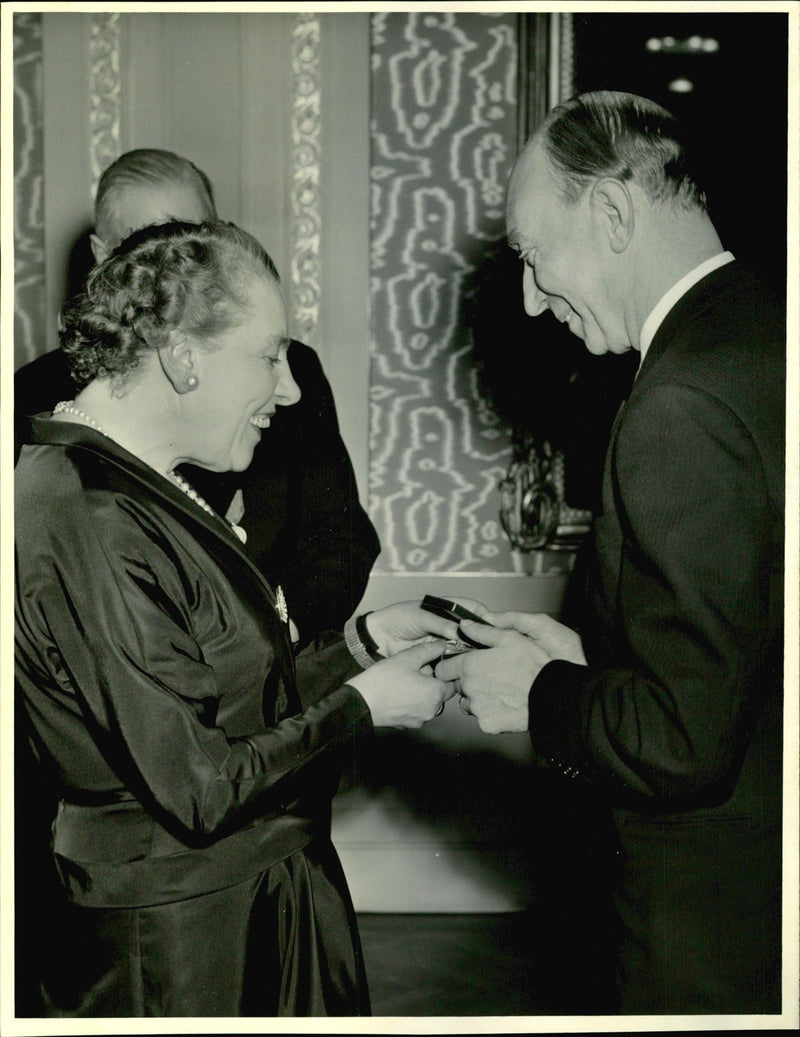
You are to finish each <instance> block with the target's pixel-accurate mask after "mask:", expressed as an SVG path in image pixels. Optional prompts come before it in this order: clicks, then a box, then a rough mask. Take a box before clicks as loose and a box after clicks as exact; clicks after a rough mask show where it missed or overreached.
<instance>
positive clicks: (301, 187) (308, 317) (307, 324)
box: [291, 14, 322, 347]
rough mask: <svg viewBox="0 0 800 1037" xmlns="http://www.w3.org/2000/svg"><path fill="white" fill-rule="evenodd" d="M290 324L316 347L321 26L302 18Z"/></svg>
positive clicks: (295, 84)
mask: <svg viewBox="0 0 800 1037" xmlns="http://www.w3.org/2000/svg"><path fill="white" fill-rule="evenodd" d="M291 57H292V114H291V126H292V183H291V223H292V227H291V230H292V315H291V316H292V324H291V330H292V334H293V335H294V337H295V338H299V339H300V340H301V341H303V342H305V343H307V344H308V345H310V346H315V347H318V346H319V307H320V292H321V286H320V231H321V226H322V195H321V191H320V178H321V159H322V156H321V128H322V127H321V106H322V97H321V88H320V75H321V73H320V61H321V53H320V20H319V17H318V16H317V15H313V14H301V15H299V16H298V18H297V19H296V21H295V24H294V28H293V30H292V54H291Z"/></svg>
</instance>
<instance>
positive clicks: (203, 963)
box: [16, 223, 455, 1016]
mask: <svg viewBox="0 0 800 1037" xmlns="http://www.w3.org/2000/svg"><path fill="white" fill-rule="evenodd" d="M61 335H62V346H63V349H64V350H65V352H66V353H67V355H68V358H69V362H70V365H71V369H72V372H73V375H74V378H75V381H76V383H77V385H78V386H81V387H82V388H81V389H80V392H79V393H78V394H77V396H76V397H75V399H74V400H71V401H64V402H62V403H60V404H59V405H58V406H57V407H56V409H55V411H54V413H53V415H52V416H49V417H46V416H41V417H38V418H36V419H35V420H34V434H33V439H34V442H33V443H32V444H31V445H29V446H26V447H25V448H24V450H23V452H22V456H21V458H20V462H19V465H18V467H17V472H16V537H17V638H16V658H17V678H18V686H19V690H20V693H21V695H22V698H23V702H24V705H25V709H26V712H27V716H28V719H29V721H30V730H31V740H32V743H33V747H34V750H35V753H36V756H37V758H38V760H39V762H40V764H41V767H42V768H43V770H44V772H45V773H46V774H47V776H48V781H50V782H51V783H52V787H53V789H54V790H55V792H56V795H57V797H58V800H59V803H58V810H57V814H56V817H55V819H54V822H53V838H52V847H53V854H54V859H55V863H56V867H57V871H58V875H59V879H60V883H61V887H62V896H61V902H60V905H59V908H58V911H57V912H56V917H54V918H52V919H51V918H49V917H48V918H47V919H41V920H40V921H41V924H42V926H43V928H44V929H46V936H45V938H43V940H42V958H41V965H42V989H43V994H44V998H45V1004H46V1011H47V1013H48V1014H49V1015H53V1016H101V1015H102V1016H107V1015H114V1016H141V1015H155V1016H158V1015H192V1016H204V1015H205V1016H220V1015H221V1016H236V1015H326V1014H327V1015H356V1014H364V1013H367V1012H368V1011H369V1001H368V996H367V991H366V986H365V981H364V974H363V969H362V966H361V958H360V950H359V942H358V934H357V930H356V926H355V920H354V913H353V909H352V904H351V901H350V898H349V894H348V891H347V886H346V883H345V880H344V876H343V873H342V870H341V866H340V864H339V862H338V858H337V857H336V853H335V851H334V848H333V846H332V844H331V842H330V838H329V829H330V801H331V797H332V795H333V793H334V792H335V790H336V787H337V782H338V777H339V771H340V767H341V757H342V753H343V752H344V751H346V750H348V749H349V748H351V747H352V745H353V744H354V743H355V742H356V740H357V739H359V738H363V737H364V736H367V735H369V733H370V732H371V731H372V728H373V726H374V725H375V726H380V725H387V726H406V727H418V726H420V725H421V724H422V723H423V722H425V721H426V720H428V719H430V718H431V717H433V716H434V715H435V714H436V713H437V711H440V709H441V707H442V705H443V703H444V700H445V699H446V698H448V697H449V696H450V694H452V690H453V689H452V686H451V685H448V684H446V683H444V682H442V681H438V680H436V679H435V678H434V676H432V671H431V668H430V666H429V665H428V664H429V663H430V662H431V661H432V660H433V659H434V658H435V657H437V656H438V655H439V654H440V647H437V645H439V646H440V645H441V642H432V641H431V635H438V636H442V637H449V636H453V634H454V633H455V627H454V624H452V623H450V622H449V621H445V620H442V619H439V618H437V617H436V616H432V615H429V614H427V613H424V612H423V611H422V610H421V609H419V608H418V607H417V606H416V605H415V604H412V603H405V604H400V605H395V606H390V607H389V608H387V609H382V610H380V611H378V612H374V613H371V614H369V618H368V620H367V621H366V622H365V621H364V620H363V619H362V620H360V621H359V624H358V625H354V626H353V627H352V629H348V630H347V631H346V636H343V635H342V634H334V633H331V634H329V635H325V637H324V638H321V639H319V640H318V641H317V642H316V643H315V644H314V645H313V646H311V647H310V648H309V649H306V650H305V651H304V652H303V653H301V654H300V655H299V656H297V658H295V656H294V655H293V652H292V645H291V641H290V638H289V636H288V616H287V614H286V608H285V603H284V601H283V596H282V594H281V591H280V588H278V587H276V588H274V591H273V588H272V587H270V586H269V585H268V584H267V582H266V581H265V580H264V578H263V577H262V576H261V575H260V573H259V572H258V571H257V569H255V568H254V566H253V565H252V564H251V563H250V561H249V560H248V557H247V555H246V554H245V553H244V551H243V550H242V543H241V541H242V539H244V537H245V533H244V531H243V530H241V529H238V528H236V527H231V526H230V525H229V524H228V523H227V522H226V521H225V520H224V519H223V518H222V517H221V516H220V515H218V514H216V513H214V512H213V511H212V509H211V508H210V507H209V506H208V505H207V504H206V503H205V502H204V501H203V500H202V498H200V497H199V496H198V495H197V494H196V493H195V492H194V491H193V489H192V488H191V486H189V485H188V484H187V483H186V482H185V481H184V480H183V479H182V478H181V477H180V476H179V475H178V474H177V473H176V471H175V469H176V466H178V465H180V464H181V463H183V462H192V463H194V464H197V465H201V466H204V467H206V468H209V469H212V470H215V471H224V470H228V469H235V470H240V469H243V468H245V467H246V466H247V465H248V464H249V462H250V459H251V456H252V453H253V449H254V447H255V445H256V443H257V442H258V441H259V439H260V438H261V436H262V435H265V434H266V433H267V431H268V429H269V426H270V422H271V421H272V420H273V418H274V416H275V413H276V410H277V408H278V407H281V406H287V405H290V404H292V403H294V402H295V401H296V400H297V399H298V398H299V390H298V388H297V386H296V384H295V383H294V381H293V379H292V375H291V372H290V370H289V367H288V364H287V361H286V346H287V337H286V336H287V328H286V313H285V308H284V303H283V300H282V297H281V293H280V289H279V286H278V279H277V275H276V272H275V268H274V267H273V265H272V263H271V261H270V259H269V257H268V256H267V255H266V253H265V252H264V250H263V249H262V248H261V246H260V245H259V244H258V243H257V242H256V241H255V240H254V239H253V238H252V237H250V236H249V235H248V234H246V233H244V232H243V231H241V230H239V229H237V228H236V227H234V226H232V225H230V224H222V223H213V224H200V225H197V224H182V223H168V224H164V225H162V226H160V227H151V228H148V229H145V230H143V231H139V232H137V233H136V234H134V235H132V236H131V237H130V238H129V239H127V241H126V242H124V243H123V244H122V245H121V246H120V248H119V249H118V250H117V251H116V252H115V253H114V254H113V255H112V256H111V257H110V258H109V259H107V260H105V261H104V262H103V263H102V264H100V265H99V266H98V267H96V268H95V269H94V271H93V272H92V274H91V275H90V278H89V281H88V284H87V289H86V292H85V293H84V294H83V295H81V296H79V297H78V298H77V299H76V300H74V301H73V302H71V303H70V304H68V305H67V306H66V307H65V308H64V309H63V310H62V314H61ZM277 420H280V419H279V418H278V419H277ZM382 657H385V658H382ZM376 659H377V660H378V661H377V662H375V665H370V663H372V662H373V661H374V660H376ZM367 667H368V668H367Z"/></svg>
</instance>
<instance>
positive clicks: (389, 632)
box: [366, 598, 487, 656]
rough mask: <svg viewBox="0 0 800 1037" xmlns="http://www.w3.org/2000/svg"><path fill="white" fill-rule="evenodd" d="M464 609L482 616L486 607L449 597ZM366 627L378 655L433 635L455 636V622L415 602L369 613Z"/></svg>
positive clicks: (388, 654) (390, 606) (427, 639)
mask: <svg viewBox="0 0 800 1037" xmlns="http://www.w3.org/2000/svg"><path fill="white" fill-rule="evenodd" d="M452 600H453V601H456V602H458V604H459V605H463V606H464V607H465V608H468V609H470V611H472V612H474V613H476V615H479V616H483V615H484V614H486V612H487V609H486V606H485V605H482V604H481V603H480V602H478V601H472V600H470V599H469V598H453V599H452ZM366 624H367V630H368V631H369V633H370V636H371V637H372V639H373V640H374V641H375V643H376V644H377V646H378V650H379V651H380V653H381V655H385V656H392V655H396V654H397V652H402V651H404V650H405V649H406V648H408V647H409V646H410V645H414V644H419V643H420V642H423V641H430V640H432V639H433V638H437V639H438V638H445V639H446V640H453V639H455V638H457V637H458V624H457V623H454V622H453V621H452V620H449V619H442V617H441V616H436V615H434V614H433V613H432V612H426V611H425V609H423V608H422V607H421V605H420V603H419V602H418V601H401V602H398V603H397V604H395V605H387V606H386V607H385V608H382V609H378V610H377V611H375V612H370V614H369V615H368V616H367V618H366Z"/></svg>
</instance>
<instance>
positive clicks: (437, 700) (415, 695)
mask: <svg viewBox="0 0 800 1037" xmlns="http://www.w3.org/2000/svg"><path fill="white" fill-rule="evenodd" d="M441 651H442V649H441V645H440V644H439V643H438V641H437V642H433V641H428V642H426V643H424V644H418V645H415V646H414V647H413V648H408V649H406V650H405V651H403V652H398V653H397V655H395V656H394V657H393V658H391V659H382V660H381V661H380V662H378V663H375V665H374V666H370V668H369V669H368V670H364V672H363V673H359V674H357V675H356V676H355V677H351V678H350V679H349V680H348V682H347V683H348V684H350V685H352V687H354V688H356V689H357V690H358V691H359V692H361V694H362V696H363V697H364V700H365V701H366V703H367V705H368V706H369V711H370V713H371V714H372V723H373V724H374V725H375V727H410V728H418V727H422V725H423V724H424V723H425V722H426V721H428V720H432V719H433V717H435V716H438V715H439V713H441V711H442V709H443V707H444V704H445V702H446V701H447V699H449V698H452V696H453V695H454V694H455V690H456V689H455V686H454V685H453V684H447V683H445V682H444V681H443V680H439V679H438V678H436V677H434V676H432V675H431V669H430V663H431V662H433V660H434V659H436V658H438V657H439V655H441Z"/></svg>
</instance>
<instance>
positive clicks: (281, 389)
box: [275, 358, 303, 407]
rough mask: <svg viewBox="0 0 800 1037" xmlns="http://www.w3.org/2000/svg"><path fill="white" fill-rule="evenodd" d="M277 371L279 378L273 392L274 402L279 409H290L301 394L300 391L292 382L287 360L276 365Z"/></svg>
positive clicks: (294, 382) (292, 376)
mask: <svg viewBox="0 0 800 1037" xmlns="http://www.w3.org/2000/svg"><path fill="white" fill-rule="evenodd" d="M278 370H279V371H280V378H279V380H278V388H277V390H276V392H275V402H276V403H277V404H278V406H279V407H291V405H292V404H293V403H297V401H298V400H299V399H300V397H301V396H302V395H303V394H302V392H301V391H300V386H299V385H298V384H297V382H296V381H295V380H294V375H293V374H292V369H291V367H290V366H289V360H288V358H287V359H286V360H285V361H284V363H282V364H279V365H278Z"/></svg>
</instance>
